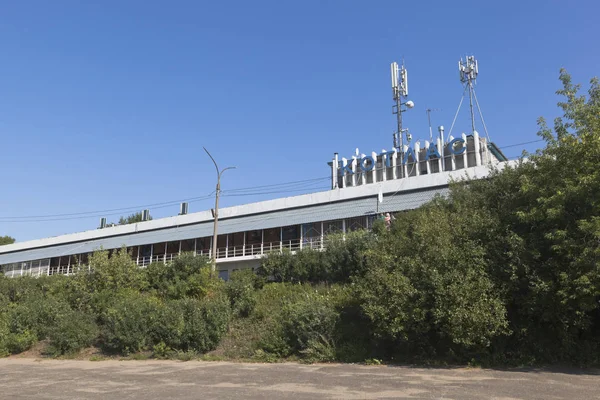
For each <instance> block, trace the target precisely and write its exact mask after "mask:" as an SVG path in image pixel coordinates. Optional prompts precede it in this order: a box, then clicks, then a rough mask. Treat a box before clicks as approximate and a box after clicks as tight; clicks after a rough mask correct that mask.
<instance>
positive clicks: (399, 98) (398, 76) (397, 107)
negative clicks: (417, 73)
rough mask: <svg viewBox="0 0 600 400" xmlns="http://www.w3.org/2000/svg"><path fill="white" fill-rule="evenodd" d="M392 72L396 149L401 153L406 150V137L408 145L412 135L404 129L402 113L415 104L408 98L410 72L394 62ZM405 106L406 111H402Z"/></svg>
mask: <svg viewBox="0 0 600 400" xmlns="http://www.w3.org/2000/svg"><path fill="white" fill-rule="evenodd" d="M390 72H391V75H392V94H393V99H394V102H395V104H394V106H392V114H396V125H397V126H396V132H394V135H393V136H394V147H395V148H397V149H399V150H400V151H401V152H402V151H403V148H404V135H405V134H406V141H407V143H408V142H410V139H411V137H410V133H408V129H405V128H403V127H402V113H403V112H405V111H406V110H407V109H409V108H413V107H414V106H415V104H414V103H413V102H412V101H410V100H407V99H406V98H407V97H408V72H407V70H406V68H405V67H404V63H402V66H398V63H397V62H393V63H392V64H391V65H390ZM402 106H405V109H402Z"/></svg>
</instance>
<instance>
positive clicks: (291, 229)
mask: <svg viewBox="0 0 600 400" xmlns="http://www.w3.org/2000/svg"><path fill="white" fill-rule="evenodd" d="M298 228H299V226H298V225H292V226H285V227H283V228H281V238H282V239H283V241H284V242H289V241H294V240H298V239H300V229H298Z"/></svg>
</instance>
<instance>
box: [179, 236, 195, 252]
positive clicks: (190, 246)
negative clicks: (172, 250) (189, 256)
mask: <svg viewBox="0 0 600 400" xmlns="http://www.w3.org/2000/svg"><path fill="white" fill-rule="evenodd" d="M195 247H196V243H195V241H194V239H188V240H182V241H181V252H182V253H187V252H189V251H194V248H195Z"/></svg>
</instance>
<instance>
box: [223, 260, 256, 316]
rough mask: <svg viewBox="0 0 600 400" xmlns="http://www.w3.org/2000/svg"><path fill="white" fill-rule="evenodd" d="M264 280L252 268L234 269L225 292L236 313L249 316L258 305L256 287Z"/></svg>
mask: <svg viewBox="0 0 600 400" xmlns="http://www.w3.org/2000/svg"><path fill="white" fill-rule="evenodd" d="M260 287H262V280H261V279H260V278H259V277H258V276H257V275H256V274H255V273H254V271H252V270H251V269H243V270H239V271H234V272H233V273H232V274H231V276H230V278H229V281H228V282H227V283H226V285H225V292H226V293H227V296H228V297H229V301H230V302H231V307H232V309H233V312H234V314H235V315H237V316H239V317H247V316H249V315H250V313H251V312H252V311H253V310H254V307H255V305H256V294H255V293H256V289H258V288H260Z"/></svg>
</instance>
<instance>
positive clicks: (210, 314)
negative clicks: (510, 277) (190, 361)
mask: <svg viewBox="0 0 600 400" xmlns="http://www.w3.org/2000/svg"><path fill="white" fill-rule="evenodd" d="M176 304H177V306H178V307H179V308H180V310H181V312H182V314H183V319H184V321H185V326H184V329H183V332H182V335H181V348H182V349H183V350H194V351H198V352H201V353H205V352H207V351H210V350H213V349H214V348H215V347H216V346H217V345H218V344H219V342H220V341H221V338H222V337H223V335H224V334H225V333H226V332H227V328H228V326H229V319H230V317H231V308H230V305H229V299H228V298H227V297H226V296H225V295H223V294H215V295H213V296H209V297H207V298H205V299H203V300H196V299H183V300H178V301H177V303H176Z"/></svg>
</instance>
